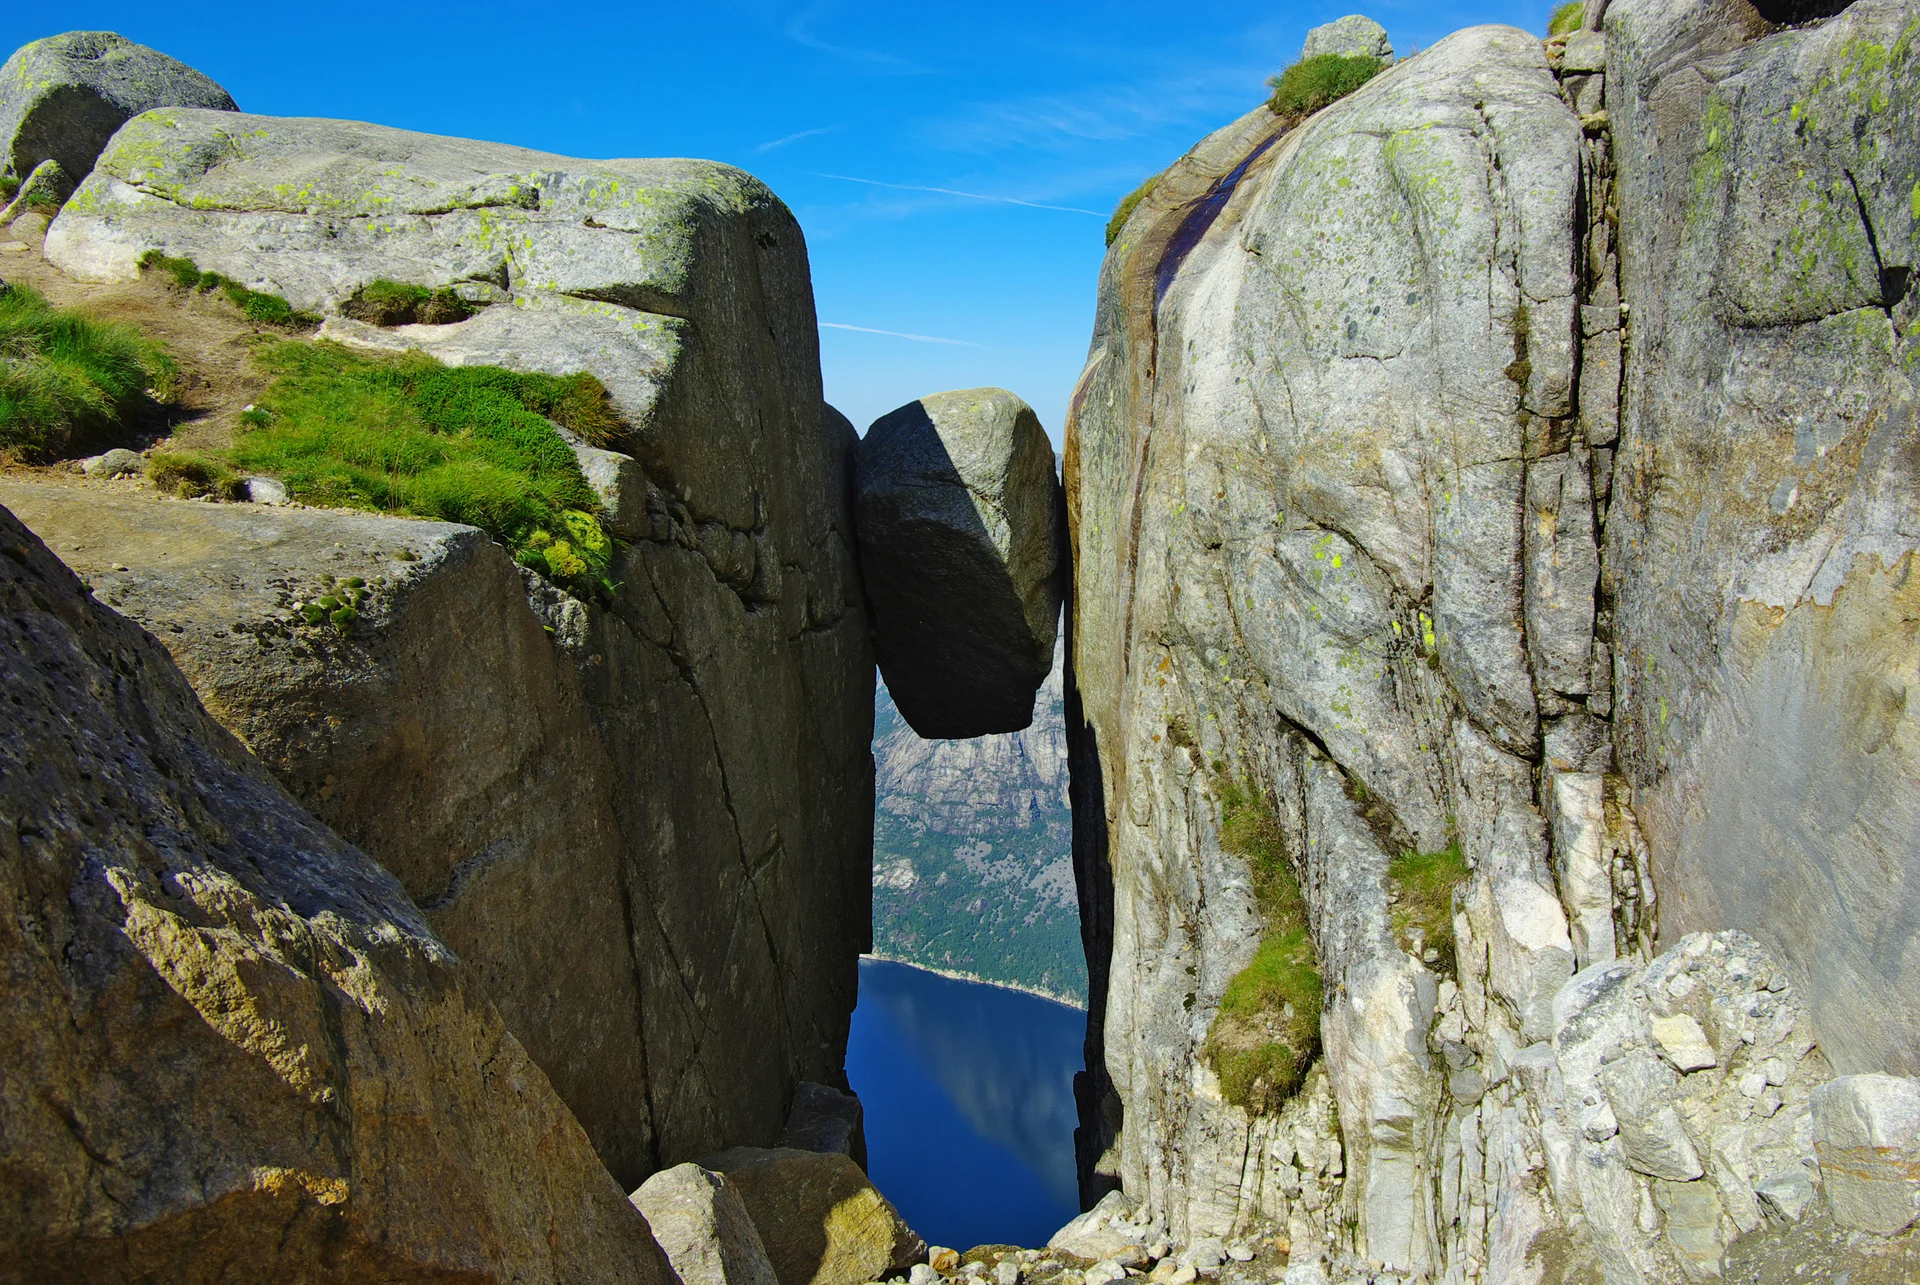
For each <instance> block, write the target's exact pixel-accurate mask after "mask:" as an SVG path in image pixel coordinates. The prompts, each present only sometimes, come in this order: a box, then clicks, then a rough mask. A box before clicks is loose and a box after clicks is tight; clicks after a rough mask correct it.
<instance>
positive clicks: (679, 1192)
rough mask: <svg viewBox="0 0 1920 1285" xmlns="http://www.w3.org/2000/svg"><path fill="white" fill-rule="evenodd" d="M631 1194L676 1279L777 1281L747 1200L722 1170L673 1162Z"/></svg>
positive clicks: (709, 1283) (713, 1283) (691, 1284)
mask: <svg viewBox="0 0 1920 1285" xmlns="http://www.w3.org/2000/svg"><path fill="white" fill-rule="evenodd" d="M631 1199H632V1201H633V1205H634V1208H636V1209H638V1210H639V1211H640V1212H641V1213H643V1214H645V1215H646V1216H647V1225H648V1226H649V1227H651V1228H652V1229H653V1238H654V1240H656V1241H658V1242H659V1245H660V1248H661V1249H662V1250H663V1251H664V1252H665V1253H666V1256H667V1261H668V1262H669V1263H671V1264H672V1265H673V1274H674V1275H675V1276H678V1277H679V1278H680V1285H777V1282H776V1280H775V1278H774V1274H773V1264H772V1263H771V1262H769V1261H768V1260H767V1251H766V1247H765V1246H764V1245H762V1244H761V1243H760V1233H759V1232H758V1231H756V1230H755V1229H754V1226H753V1219H752V1218H751V1217H750V1216H749V1215H748V1214H747V1206H746V1203H745V1202H744V1201H742V1200H741V1199H740V1193H739V1192H738V1191H737V1190H735V1189H734V1187H733V1186H732V1184H730V1183H729V1182H728V1181H727V1180H726V1178H725V1177H724V1176H723V1175H721V1174H717V1173H714V1172H713V1171H712V1170H710V1169H702V1168H701V1167H700V1166H699V1165H696V1164H692V1163H687V1164H678V1165H674V1166H673V1167H672V1168H671V1169H662V1170H661V1171H660V1172H659V1173H656V1174H655V1175H653V1177H651V1178H649V1179H647V1180H646V1181H645V1182H643V1183H641V1184H640V1188H639V1190H637V1191H635V1192H634V1193H633V1195H632V1197H631Z"/></svg>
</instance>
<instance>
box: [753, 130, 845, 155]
mask: <svg viewBox="0 0 1920 1285" xmlns="http://www.w3.org/2000/svg"><path fill="white" fill-rule="evenodd" d="M839 128H840V127H839V126H838V125H824V126H822V127H821V128H819V129H803V130H801V131H800V132H799V133H798V134H789V135H787V136H786V137H785V138H776V139H774V140H773V141H772V142H771V143H761V144H760V145H759V146H758V147H755V148H754V149H753V150H754V151H756V152H771V151H772V150H773V149H774V148H776V147H785V146H786V145H787V144H788V143H797V142H799V141H800V140H801V139H803V138H813V137H816V136H817V135H820V134H831V133H833V131H834V130H836V129H839Z"/></svg>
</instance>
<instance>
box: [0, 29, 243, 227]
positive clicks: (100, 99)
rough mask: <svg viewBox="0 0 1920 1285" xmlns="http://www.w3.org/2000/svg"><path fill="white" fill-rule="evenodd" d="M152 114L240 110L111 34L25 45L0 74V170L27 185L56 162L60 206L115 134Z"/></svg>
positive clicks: (160, 57) (177, 67)
mask: <svg viewBox="0 0 1920 1285" xmlns="http://www.w3.org/2000/svg"><path fill="white" fill-rule="evenodd" d="M155 107H204V108H211V109H213V110H215V111H228V112H231V111H237V110H239V109H238V108H237V107H236V106H235V105H234V101H233V98H232V97H231V96H230V95H229V94H228V93H227V91H226V90H224V89H222V88H220V86H218V85H216V84H215V83H214V82H213V81H212V80H210V79H208V78H207V77H206V76H203V75H202V74H200V73H199V72H197V71H195V70H194V69H193V68H191V67H189V66H187V65H186V64H185V63H183V62H179V61H177V60H175V59H172V58H169V57H167V55H165V54H163V53H161V52H160V51H159V50H157V49H149V48H147V47H146V46H145V45H137V44H135V43H133V41H131V40H128V39H127V38H126V37H125V36H120V35H116V34H114V33H113V32H111V31H69V32H67V33H66V34H65V35H60V36H48V37H47V38H46V39H44V40H36V41H34V42H32V43H31V44H27V45H22V46H21V47H20V48H19V49H17V50H15V51H14V54H13V56H12V57H11V58H9V59H7V62H6V65H5V66H4V67H0V169H6V170H9V171H11V172H12V173H14V174H17V175H20V176H21V177H23V178H24V177H25V176H26V175H28V174H29V173H31V172H32V171H33V170H34V169H35V168H36V167H38V166H40V165H41V164H42V163H44V162H46V161H54V162H56V163H58V165H59V167H60V168H61V170H63V171H64V172H65V174H66V175H67V180H66V182H67V187H66V190H65V191H62V192H61V193H60V197H61V199H65V198H66V196H67V194H68V193H69V192H71V191H72V190H73V188H72V184H74V183H78V182H79V181H80V180H82V179H84V178H85V177H86V176H87V172H88V171H89V170H91V169H92V168H93V163H94V161H95V159H96V158H98V157H99V155H100V152H101V150H102V149H103V148H105V147H106V145H107V140H108V139H110V138H112V137H113V135H114V131H115V130H117V129H119V128H120V127H121V126H122V125H124V124H126V123H127V121H129V120H130V119H132V118H133V117H135V116H138V115H139V114H140V113H141V112H144V111H150V110H152V109H153V108H155Z"/></svg>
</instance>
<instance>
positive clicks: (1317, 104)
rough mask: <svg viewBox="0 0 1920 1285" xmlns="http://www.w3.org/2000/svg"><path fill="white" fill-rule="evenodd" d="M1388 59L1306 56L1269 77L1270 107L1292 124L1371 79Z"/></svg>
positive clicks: (1361, 55)
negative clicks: (1271, 92) (1271, 91)
mask: <svg viewBox="0 0 1920 1285" xmlns="http://www.w3.org/2000/svg"><path fill="white" fill-rule="evenodd" d="M1386 65H1387V64H1386V63H1384V62H1382V61H1381V60H1380V59H1378V58H1373V57H1370V56H1368V55H1366V54H1355V55H1353V56H1352V57H1348V56H1346V55H1344V54H1320V55H1318V56H1316V57H1313V58H1303V59H1301V60H1300V61H1299V62H1297V63H1295V64H1293V66H1291V67H1289V68H1287V69H1286V70H1285V71H1283V72H1281V73H1280V74H1279V75H1277V76H1274V77H1271V78H1269V79H1268V81H1267V84H1268V85H1269V86H1270V87H1271V88H1272V90H1273V97H1272V98H1270V99H1268V100H1267V107H1268V109H1269V110H1270V111H1272V112H1273V114H1274V115H1275V116H1278V117H1281V118H1282V119H1283V120H1285V121H1287V122H1288V123H1289V124H1294V123H1297V122H1299V121H1302V120H1305V119H1306V118H1307V117H1309V116H1311V115H1313V114H1314V113H1315V112H1317V111H1319V110H1320V109H1321V108H1322V107H1325V106H1326V105H1327V104H1329V103H1335V102H1338V101H1340V100H1341V99H1342V98H1345V97H1346V96H1347V95H1348V94H1351V93H1352V92H1353V91H1354V90H1356V89H1358V88H1360V86H1362V85H1364V84H1366V83H1367V82H1368V81H1369V80H1372V79H1373V78H1374V77H1375V76H1377V75H1379V74H1380V72H1381V71H1382V70H1384V69H1385V68H1386Z"/></svg>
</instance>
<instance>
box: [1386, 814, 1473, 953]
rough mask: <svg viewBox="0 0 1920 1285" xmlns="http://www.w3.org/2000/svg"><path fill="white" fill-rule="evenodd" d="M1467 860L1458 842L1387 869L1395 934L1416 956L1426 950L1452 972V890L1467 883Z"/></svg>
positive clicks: (1404, 857) (1396, 860)
mask: <svg viewBox="0 0 1920 1285" xmlns="http://www.w3.org/2000/svg"><path fill="white" fill-rule="evenodd" d="M1468 873H1469V871H1468V870H1467V858H1466V854H1465V853H1463V852H1462V851H1461V850H1460V842H1459V840H1457V839H1456V840H1454V842H1452V843H1451V844H1449V845H1447V846H1446V847H1444V848H1442V849H1441V850H1440V851H1438V852H1406V853H1402V854H1401V855H1400V856H1397V857H1395V858H1394V859H1393V860H1392V861H1391V862H1389V863H1388V865H1387V878H1388V879H1389V880H1390V881H1391V882H1392V884H1393V888H1394V891H1395V893H1396V894H1397V895H1398V897H1399V901H1398V902H1397V903H1396V904H1395V905H1394V908H1393V929H1394V934H1395V936H1397V937H1398V938H1399V939H1400V943H1401V945H1402V946H1404V947H1405V948H1406V949H1407V950H1409V951H1411V952H1412V953H1413V954H1415V955H1416V956H1419V955H1422V954H1424V952H1425V951H1426V950H1429V949H1431V950H1433V951H1435V952H1437V954H1438V955H1439V959H1438V960H1437V961H1434V962H1436V963H1437V964H1440V965H1443V966H1444V967H1445V968H1446V970H1447V971H1448V972H1451V971H1453V969H1454V953H1453V948H1454V941H1453V890H1454V889H1455V888H1457V887H1459V886H1460V885H1461V884H1463V883H1465V882H1466V880H1467V875H1468Z"/></svg>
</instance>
